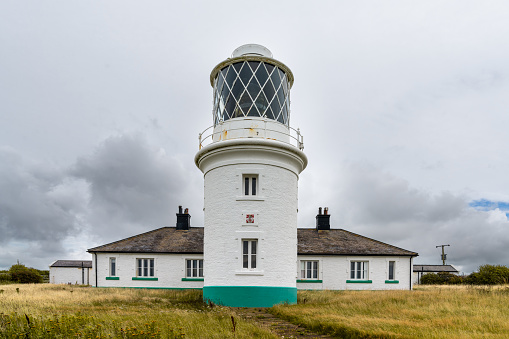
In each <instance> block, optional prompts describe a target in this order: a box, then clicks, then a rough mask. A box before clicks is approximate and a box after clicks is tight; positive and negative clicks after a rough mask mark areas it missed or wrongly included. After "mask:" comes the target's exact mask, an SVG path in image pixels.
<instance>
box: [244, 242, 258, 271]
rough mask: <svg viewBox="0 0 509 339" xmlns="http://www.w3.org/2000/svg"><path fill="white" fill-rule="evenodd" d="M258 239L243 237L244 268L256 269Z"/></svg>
mask: <svg viewBox="0 0 509 339" xmlns="http://www.w3.org/2000/svg"><path fill="white" fill-rule="evenodd" d="M257 247H258V240H254V239H242V268H244V269H255V268H256V256H257Z"/></svg>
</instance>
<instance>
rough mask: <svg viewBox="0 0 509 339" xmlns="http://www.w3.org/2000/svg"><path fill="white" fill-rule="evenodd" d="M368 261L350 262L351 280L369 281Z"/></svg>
mask: <svg viewBox="0 0 509 339" xmlns="http://www.w3.org/2000/svg"><path fill="white" fill-rule="evenodd" d="M368 266H369V263H368V262H367V261H351V262H350V279H357V280H367V279H369V277H368Z"/></svg>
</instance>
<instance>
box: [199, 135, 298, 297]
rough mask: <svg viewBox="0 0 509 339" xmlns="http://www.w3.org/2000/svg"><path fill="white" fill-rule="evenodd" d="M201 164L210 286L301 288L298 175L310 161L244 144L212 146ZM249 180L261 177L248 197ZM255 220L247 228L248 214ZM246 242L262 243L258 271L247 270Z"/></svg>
mask: <svg viewBox="0 0 509 339" xmlns="http://www.w3.org/2000/svg"><path fill="white" fill-rule="evenodd" d="M195 161H196V163H197V165H198V167H199V168H200V169H201V170H202V171H203V173H204V179H205V188H204V192H205V199H204V206H205V209H204V211H205V220H204V221H205V229H204V232H205V234H204V239H205V240H204V241H205V242H204V256H205V258H206V263H205V286H280V287H296V274H295V270H294V263H295V262H296V260H297V228H296V225H297V208H298V174H299V173H300V172H301V171H302V170H303V169H304V167H305V166H306V163H307V159H306V157H305V155H304V153H302V152H301V151H299V150H298V149H296V148H295V147H293V146H289V145H285V144H283V143H280V142H276V141H272V140H260V139H253V140H248V139H241V140H227V141H221V142H217V143H215V144H211V145H209V146H207V147H206V148H204V149H202V150H201V151H200V152H199V153H198V154H197V156H196V157H195ZM243 174H255V175H258V192H259V194H257V196H256V197H245V196H244V195H243V190H242V187H243V186H242V182H243V180H242V179H243V177H242V175H243ZM248 213H249V214H255V224H254V225H247V224H246V222H245V218H246V216H245V215H246V214H248ZM242 239H257V240H258V247H259V250H258V253H259V254H258V265H257V268H256V269H254V270H245V269H243V268H242V248H241V241H242Z"/></svg>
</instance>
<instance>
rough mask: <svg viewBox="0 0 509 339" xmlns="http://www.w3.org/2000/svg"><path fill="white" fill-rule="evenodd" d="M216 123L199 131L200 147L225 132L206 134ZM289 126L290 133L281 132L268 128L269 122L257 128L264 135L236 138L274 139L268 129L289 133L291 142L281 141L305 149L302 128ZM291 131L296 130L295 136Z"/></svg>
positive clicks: (230, 129)
mask: <svg viewBox="0 0 509 339" xmlns="http://www.w3.org/2000/svg"><path fill="white" fill-rule="evenodd" d="M213 127H214V125H212V126H209V127H207V128H206V129H205V130H204V131H203V132H201V133H199V134H198V142H199V143H198V149H202V147H203V146H205V145H204V142H205V141H206V140H207V139H209V138H210V140H211V142H210V143H212V142H214V141H213V139H214V136H216V135H218V134H221V133H223V130H221V131H218V132H215V133H214V132H212V133H210V134H207V135H205V136H204V134H205V132H206V131H208V130H209V129H211V128H213ZM287 127H288V128H289V131H290V132H289V133H285V132H281V131H277V130H274V129H270V128H267V124H264V128H257V129H260V130H263V131H264V133H263V134H264V135H263V136H239V137H236V139H249V138H257V139H273V138H267V137H266V136H267V131H268V132H271V133H279V134H282V135H287V136H288V137H290V142H286V141H282V140H279V141H281V142H284V143H287V144H289V145H292V146H295V147H297V148H299V149H300V150H301V151H302V150H304V136H303V135H302V134H301V133H300V129H299V128H297V129H295V128H293V127H290V126H287ZM250 129H252V128H250V127H242V128H229V129H228V131H240V130H250ZM291 131H294V132H295V136H294V135H292V133H291ZM292 140H293V141H294V142H295V143H292V142H291V141H292ZM210 143H207V144H206V145H208V144H210Z"/></svg>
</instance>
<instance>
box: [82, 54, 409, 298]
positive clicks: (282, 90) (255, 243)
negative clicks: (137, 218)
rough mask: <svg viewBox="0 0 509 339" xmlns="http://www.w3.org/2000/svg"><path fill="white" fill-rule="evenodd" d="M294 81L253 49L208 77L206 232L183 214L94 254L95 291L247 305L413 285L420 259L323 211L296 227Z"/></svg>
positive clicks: (298, 144)
mask: <svg viewBox="0 0 509 339" xmlns="http://www.w3.org/2000/svg"><path fill="white" fill-rule="evenodd" d="M293 80H294V78H293V74H292V72H291V70H290V69H289V68H288V67H287V66H286V65H284V64H283V63H282V62H280V61H278V60H275V59H274V58H273V57H272V53H271V52H270V51H269V50H268V49H267V48H265V47H263V46H260V45H253V44H251V45H244V46H241V47H239V48H237V49H236V50H235V51H234V52H233V54H232V57H231V58H229V59H226V60H225V61H223V62H221V63H219V64H218V65H217V66H216V67H215V68H214V69H213V71H212V73H211V75H210V83H211V85H212V87H213V89H214V106H213V126H211V127H210V128H208V129H207V130H209V129H210V132H209V135H206V134H203V133H202V134H200V147H199V151H198V153H197V154H196V156H195V163H196V165H197V167H198V168H199V169H200V170H201V171H202V172H203V175H204V182H205V185H204V195H205V196H204V216H205V218H204V223H205V225H204V228H192V227H190V215H189V214H188V213H187V210H186V211H184V212H182V208H180V209H179V213H178V214H177V226H176V227H164V228H160V229H157V230H154V231H151V232H147V233H144V234H140V235H138V236H134V237H131V238H128V239H124V240H120V241H117V242H114V243H111V244H108V245H104V246H99V247H95V248H92V249H89V250H88V251H89V252H90V253H92V254H93V267H94V273H93V274H94V279H93V280H92V284H93V285H94V286H98V287H102V286H111V287H113V286H118V287H120V286H121V287H140V288H203V297H204V300H207V301H212V302H215V303H218V304H222V305H226V306H248V307H266V306H272V305H275V304H278V303H289V304H293V303H296V302H297V288H304V289H411V288H412V280H411V272H412V258H413V257H414V256H416V255H417V253H415V252H410V251H406V250H403V249H400V248H397V247H394V246H391V245H388V244H384V243H381V242H378V241H376V240H372V239H369V238H366V237H362V236H360V235H357V234H353V233H350V232H348V231H345V230H339V229H330V225H329V219H330V215H328V213H327V210H324V213H323V214H322V212H321V209H320V211H319V214H318V215H317V217H316V227H315V228H313V229H298V228H297V212H298V179H299V174H300V173H301V172H302V171H303V170H304V169H305V168H306V166H307V157H306V155H305V154H304V152H303V148H304V144H303V138H302V135H301V134H300V131H299V130H295V129H293V128H291V127H290V89H291V87H292V85H293ZM207 130H206V131H207Z"/></svg>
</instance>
